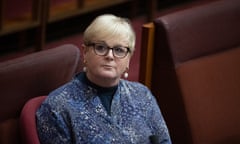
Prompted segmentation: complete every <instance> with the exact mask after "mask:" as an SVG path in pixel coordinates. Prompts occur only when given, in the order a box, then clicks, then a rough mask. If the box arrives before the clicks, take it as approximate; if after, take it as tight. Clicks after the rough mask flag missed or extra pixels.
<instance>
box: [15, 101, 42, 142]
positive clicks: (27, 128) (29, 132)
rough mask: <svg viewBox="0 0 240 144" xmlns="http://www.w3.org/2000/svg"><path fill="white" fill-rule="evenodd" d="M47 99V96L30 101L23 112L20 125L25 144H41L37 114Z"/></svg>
mask: <svg viewBox="0 0 240 144" xmlns="http://www.w3.org/2000/svg"><path fill="white" fill-rule="evenodd" d="M46 97H47V96H39V97H34V98H32V99H30V100H28V101H27V103H26V104H25V105H24V107H23V109H22V111H21V116H20V120H19V121H20V123H19V124H20V131H21V138H22V143H23V144H40V141H39V138H38V134H37V127H36V117H35V114H36V111H37V109H38V108H39V106H40V105H41V103H42V102H43V101H44V100H45V98H46Z"/></svg>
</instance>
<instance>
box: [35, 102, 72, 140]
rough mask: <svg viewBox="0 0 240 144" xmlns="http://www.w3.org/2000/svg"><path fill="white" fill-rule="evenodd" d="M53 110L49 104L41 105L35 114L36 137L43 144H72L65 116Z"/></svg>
mask: <svg viewBox="0 0 240 144" xmlns="http://www.w3.org/2000/svg"><path fill="white" fill-rule="evenodd" d="M61 113H62V112H57V111H56V110H53V109H52V108H51V106H50V105H49V104H45V103H44V104H42V105H41V107H40V108H39V109H38V111H37V113H36V125H37V131H38V137H39V140H40V142H41V143H43V144H69V143H72V141H71V135H70V129H69V127H68V124H67V123H66V122H67V120H66V118H67V117H66V116H64V115H63V114H61Z"/></svg>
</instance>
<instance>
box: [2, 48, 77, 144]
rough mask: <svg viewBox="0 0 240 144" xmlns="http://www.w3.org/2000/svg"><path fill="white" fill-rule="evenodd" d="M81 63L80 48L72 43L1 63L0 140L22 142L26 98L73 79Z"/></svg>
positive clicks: (46, 91)
mask: <svg viewBox="0 0 240 144" xmlns="http://www.w3.org/2000/svg"><path fill="white" fill-rule="evenodd" d="M79 65H80V50H79V48H77V47H76V46H74V45H70V44H67V45H62V46H59V47H57V48H52V49H48V50H43V51H40V52H36V53H33V54H30V55H27V56H24V57H20V58H16V59H13V60H9V61H6V62H2V63H0V87H1V89H0V95H1V101H0V143H1V144H5V143H8V144H11V143H14V144H17V143H19V142H20V135H19V125H18V119H19V116H20V112H21V109H22V108H23V106H24V104H25V103H26V101H27V100H29V99H30V98H32V97H35V96H40V95H47V94H48V93H49V92H50V91H52V90H53V89H55V88H57V87H59V86H60V85H63V84H64V83H66V82H67V81H69V80H71V79H72V77H73V75H74V74H75V73H76V72H77V71H78V70H79Z"/></svg>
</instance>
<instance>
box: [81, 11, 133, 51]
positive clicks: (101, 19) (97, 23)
mask: <svg viewBox="0 0 240 144" xmlns="http://www.w3.org/2000/svg"><path fill="white" fill-rule="evenodd" d="M108 37H109V38H111V37H118V38H119V39H120V38H122V37H124V38H126V37H127V38H128V41H129V42H128V47H129V48H130V51H131V52H133V51H134V49H135V41H136V36H135V32H134V30H133V28H132V26H131V24H130V21H129V20H128V19H126V18H122V17H117V16H115V15H112V14H104V15H100V16H98V17H96V18H95V19H94V20H93V22H92V23H91V24H90V25H89V26H88V27H87V29H86V30H85V32H84V34H83V41H84V44H88V43H90V42H91V41H92V40H93V39H104V38H108Z"/></svg>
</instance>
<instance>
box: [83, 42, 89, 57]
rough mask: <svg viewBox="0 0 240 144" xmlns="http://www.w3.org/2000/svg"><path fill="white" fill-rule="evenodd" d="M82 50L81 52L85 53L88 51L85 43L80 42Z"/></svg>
mask: <svg viewBox="0 0 240 144" xmlns="http://www.w3.org/2000/svg"><path fill="white" fill-rule="evenodd" d="M82 51H83V54H84V55H85V54H86V53H87V51H88V48H87V46H86V45H85V44H82Z"/></svg>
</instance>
